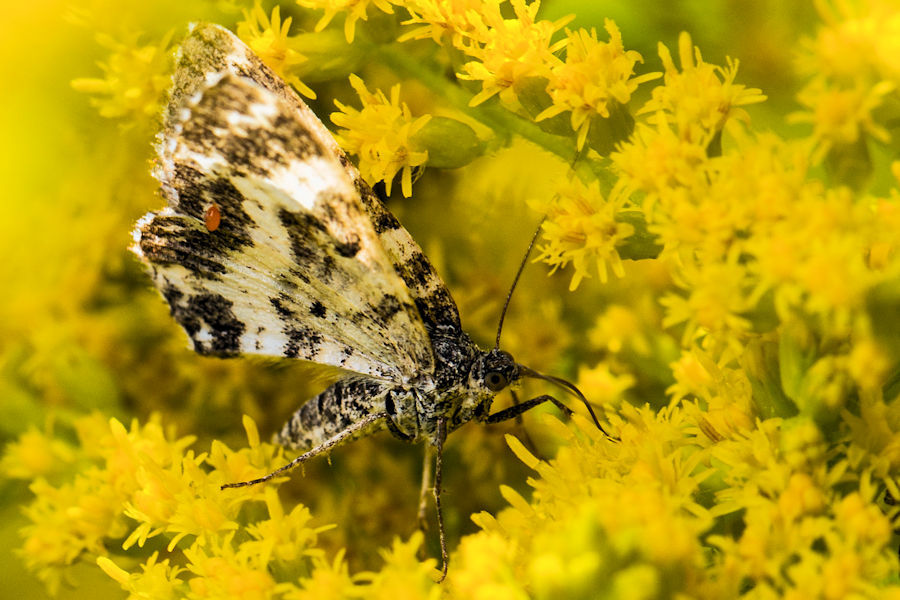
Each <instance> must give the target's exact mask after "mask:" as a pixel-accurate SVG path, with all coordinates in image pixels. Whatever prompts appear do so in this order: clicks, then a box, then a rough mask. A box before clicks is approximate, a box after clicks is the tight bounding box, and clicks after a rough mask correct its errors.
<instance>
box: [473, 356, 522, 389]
mask: <svg viewBox="0 0 900 600" xmlns="http://www.w3.org/2000/svg"><path fill="white" fill-rule="evenodd" d="M480 363H481V364H480V365H479V367H480V368H478V369H477V371H476V373H474V375H475V377H476V379H477V380H478V381H477V383H478V384H480V385H481V386H482V387H484V388H486V389H487V391H489V392H492V393H494V394H496V393H498V392H501V391H503V390H504V389H506V388H507V387H509V386H510V385H511V384H513V383H515V382H516V381H518V379H519V377H521V375H520V373H519V365H518V364H516V361H515V359H514V358H513V357H512V354H510V353H509V352H504V351H503V350H500V349H498V348H494V349H493V350H490V351H488V352H486V353H485V354H484V355H483V356H482V358H481V361H480Z"/></svg>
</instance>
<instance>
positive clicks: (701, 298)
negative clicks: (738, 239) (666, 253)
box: [660, 253, 759, 357]
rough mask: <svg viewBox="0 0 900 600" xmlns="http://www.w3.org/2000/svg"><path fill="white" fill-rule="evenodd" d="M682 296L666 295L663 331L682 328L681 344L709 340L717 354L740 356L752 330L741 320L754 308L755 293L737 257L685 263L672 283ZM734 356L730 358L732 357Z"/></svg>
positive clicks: (744, 319) (662, 301)
mask: <svg viewBox="0 0 900 600" xmlns="http://www.w3.org/2000/svg"><path fill="white" fill-rule="evenodd" d="M676 282H677V284H678V286H679V287H680V288H681V289H682V290H683V292H682V294H667V295H666V296H665V297H664V298H663V299H662V300H661V301H660V302H661V303H662V305H663V306H665V307H666V316H665V318H664V319H663V327H672V326H674V325H679V324H683V325H684V333H683V334H682V338H681V339H682V344H683V345H684V346H689V345H690V344H691V343H692V342H693V341H695V340H698V339H702V338H705V337H706V336H711V339H710V340H708V341H709V342H710V343H714V344H715V347H716V348H717V352H725V351H728V354H727V355H728V356H732V357H733V356H736V355H739V354H740V352H741V348H742V345H743V343H744V342H745V341H746V339H747V335H748V334H749V333H750V331H751V329H752V326H751V323H750V321H749V320H748V319H747V318H746V317H745V316H744V314H745V313H747V312H748V311H749V310H751V309H752V308H753V307H755V306H756V302H757V300H758V295H759V293H758V291H757V290H756V289H755V286H754V281H753V279H752V278H751V277H750V276H749V274H748V273H747V271H746V269H745V268H744V266H743V265H742V264H741V262H740V257H739V256H738V255H737V253H732V254H731V256H729V257H728V259H727V260H725V261H722V262H718V263H712V262H710V263H707V264H699V263H696V262H693V261H691V262H687V261H686V262H685V263H684V264H683V265H681V268H680V269H679V273H678V276H677V280H676ZM732 353H734V354H732Z"/></svg>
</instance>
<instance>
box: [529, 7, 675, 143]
mask: <svg viewBox="0 0 900 600" xmlns="http://www.w3.org/2000/svg"><path fill="white" fill-rule="evenodd" d="M605 27H606V31H607V33H608V34H609V42H600V41H598V40H597V32H596V31H595V30H594V29H591V31H590V33H588V32H587V31H585V30H584V29H579V30H576V31H569V32H567V39H566V61H565V63H560V64H556V65H554V66H552V67H551V69H550V81H549V83H548V84H547V91H548V92H549V94H550V97H551V98H552V99H553V104H552V105H551V106H550V107H549V108H547V109H546V110H544V111H543V112H541V113H540V114H539V115H537V116H536V117H535V120H536V121H540V120H543V119H548V118H550V117H554V116H556V115H558V114H560V113H563V112H566V111H571V113H572V116H571V123H572V130H573V131H575V132H577V133H578V137H577V147H578V149H579V150H580V149H581V148H582V146H584V141H585V139H586V138H587V134H588V131H589V130H590V127H591V121H592V120H593V119H594V118H597V117H601V118H608V117H609V116H610V106H611V105H612V104H613V103H618V104H620V105H625V104H628V101H629V100H631V95H632V94H633V93H634V92H635V90H637V87H638V85H640V84H641V83H644V82H646V81H650V80H652V79H656V78H657V77H659V75H660V74H659V73H647V74H646V75H641V76H639V77H634V66H635V64H637V63H638V62H643V59H642V58H641V55H640V54H639V53H637V52H635V51H634V50H628V51H626V50H625V47H624V45H623V43H622V34H621V33H620V32H619V28H618V27H616V24H615V23H614V22H613V21H611V20H609V19H606V23H605Z"/></svg>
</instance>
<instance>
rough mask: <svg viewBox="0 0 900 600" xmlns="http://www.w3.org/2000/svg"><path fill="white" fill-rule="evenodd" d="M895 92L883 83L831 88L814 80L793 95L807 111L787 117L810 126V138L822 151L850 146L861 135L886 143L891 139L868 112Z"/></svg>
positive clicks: (818, 80) (888, 83)
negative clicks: (811, 129) (811, 128)
mask: <svg viewBox="0 0 900 600" xmlns="http://www.w3.org/2000/svg"><path fill="white" fill-rule="evenodd" d="M895 89H896V86H895V84H894V83H892V82H887V81H883V82H881V83H878V84H876V85H875V86H871V87H869V86H860V85H856V86H852V87H835V86H832V85H829V84H827V83H826V82H825V81H824V80H822V79H816V80H813V82H811V83H810V84H809V85H808V86H806V87H805V88H804V89H803V90H802V91H801V92H800V93H799V94H798V95H797V99H798V100H799V101H800V103H801V104H803V106H805V107H807V109H808V110H807V111H806V112H798V113H793V114H791V115H789V117H790V120H791V121H792V122H795V123H812V125H813V137H814V139H816V140H818V141H819V142H820V143H821V144H822V145H823V150H828V149H830V148H831V146H833V145H838V146H847V145H851V144H853V143H855V142H857V141H858V140H859V139H860V137H861V136H862V135H863V134H867V135H869V136H871V137H873V138H875V139H876V140H878V141H880V142H882V143H887V142H888V141H890V137H891V136H890V134H889V133H888V131H887V129H885V127H884V126H883V125H882V124H880V123H878V122H877V120H876V119H875V117H874V116H873V114H872V113H873V111H874V110H876V109H877V108H879V107H880V106H881V104H882V103H883V102H884V99H885V96H887V95H888V94H890V93H892V92H894V90H895Z"/></svg>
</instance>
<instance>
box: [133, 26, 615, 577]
mask: <svg viewBox="0 0 900 600" xmlns="http://www.w3.org/2000/svg"><path fill="white" fill-rule="evenodd" d="M157 151H158V157H157V161H156V165H155V168H154V176H155V177H156V179H157V180H158V181H159V183H160V189H161V194H162V196H163V197H164V198H165V199H166V201H167V205H166V207H165V208H163V209H162V210H159V211H156V212H151V213H149V214H147V215H146V216H144V217H143V218H142V219H141V220H140V221H139V222H138V223H137V226H136V228H135V230H134V234H133V237H134V244H133V246H132V250H133V251H134V252H135V253H136V254H137V256H138V257H139V258H140V259H141V260H142V261H143V262H144V264H145V265H146V267H147V270H148V271H149V273H150V275H151V276H152V278H153V282H154V284H155V285H156V287H157V288H158V289H159V291H160V293H161V294H162V296H163V298H164V299H165V300H166V301H167V302H168V304H169V308H170V311H171V314H172V316H173V317H174V318H175V320H176V321H177V322H178V323H179V324H180V325H181V326H182V327H183V328H184V330H185V331H186V332H187V335H188V336H189V337H190V339H191V341H192V343H193V347H194V350H195V351H197V352H198V353H200V354H204V355H217V356H233V355H240V354H257V355H265V356H277V357H288V358H296V359H302V360H306V361H312V362H315V363H320V364H324V365H331V366H334V367H339V368H341V369H343V372H344V373H345V376H344V377H343V378H341V379H340V380H339V381H338V382H337V383H335V384H334V385H332V386H331V387H329V388H328V389H326V390H325V391H324V392H322V393H321V394H319V395H318V396H316V397H315V398H312V399H310V400H309V401H307V402H306V403H305V404H303V405H302V406H301V407H300V408H299V410H297V411H296V413H294V415H293V416H292V417H291V418H290V420H289V421H288V422H287V424H285V426H284V428H283V429H282V430H281V432H280V433H278V434H277V435H276V437H275V439H276V441H277V442H278V443H280V444H283V445H285V446H288V447H291V448H295V449H302V450H306V452H304V453H303V454H301V455H300V456H298V457H297V458H296V459H294V460H293V461H291V462H290V463H288V464H286V465H285V466H283V467H282V468H280V469H278V470H277V471H275V472H273V473H270V474H268V475H266V476H265V477H261V478H259V479H255V480H252V481H247V482H236V483H233V484H227V485H225V486H223V488H228V487H239V486H244V485H252V484H256V483H261V482H263V481H267V480H269V479H271V478H272V477H274V476H275V475H277V474H279V473H281V472H283V471H286V470H288V469H290V468H292V467H294V466H296V465H298V464H300V463H302V462H304V461H306V460H308V459H309V458H311V457H313V456H316V455H318V454H322V453H323V452H327V451H329V450H331V449H332V448H334V447H335V446H338V445H339V444H342V443H344V442H347V441H349V440H352V439H354V438H359V437H361V436H365V435H369V434H371V433H374V432H376V431H379V430H385V429H386V430H388V431H390V433H391V434H393V435H394V436H396V437H398V438H400V439H402V440H406V441H408V442H414V443H424V444H425V448H426V457H425V473H426V476H425V478H424V479H423V481H428V480H429V479H430V473H431V469H432V464H433V466H434V473H433V475H434V486H433V493H434V498H435V505H436V509H437V510H436V512H437V520H438V527H439V532H440V543H441V558H442V574H443V575H446V573H447V565H448V553H447V546H446V541H445V534H444V526H443V515H442V510H441V470H442V462H441V459H442V451H443V444H444V440H445V439H446V436H447V434H448V433H450V432H452V431H453V430H455V429H457V428H458V427H460V426H462V425H463V424H465V423H468V422H469V421H478V422H482V423H497V422H500V421H505V420H507V419H511V418H515V417H517V416H518V415H521V414H522V413H523V412H525V411H526V410H528V409H530V408H533V407H534V406H537V405H539V404H541V403H543V402H548V401H549V402H552V403H554V404H556V405H557V406H559V407H560V408H561V409H562V410H564V411H566V412H571V411H569V409H567V408H566V407H565V405H563V404H562V403H561V402H559V401H558V400H557V399H556V398H554V397H552V396H548V395H544V396H538V397H537V398H533V399H531V400H528V401H526V402H522V403H515V404H514V405H513V406H511V407H509V408H507V409H504V410H500V411H498V412H493V413H492V412H491V406H492V402H493V400H494V397H495V396H496V395H497V394H498V393H499V392H501V391H503V390H505V389H507V388H509V387H510V386H513V385H514V384H516V383H517V382H518V381H519V380H520V379H522V378H524V377H533V378H540V379H545V380H547V381H550V382H552V383H555V384H557V385H560V386H562V387H563V389H565V390H566V391H567V392H570V393H572V394H574V395H576V396H578V397H579V398H580V399H581V400H582V401H583V402H584V403H585V406H587V408H588V411H589V412H590V414H591V416H592V417H593V419H594V422H595V423H596V425H597V427H600V424H599V422H598V421H597V418H596V416H595V415H594V412H593V410H592V409H591V406H590V404H588V402H587V400H586V399H585V398H584V396H583V395H582V394H581V393H580V392H579V391H578V390H577V388H575V386H574V385H572V384H571V383H569V382H567V381H565V380H562V379H559V378H556V377H553V376H549V375H543V374H541V373H538V372H537V371H534V370H532V369H530V368H528V367H526V366H524V365H521V364H518V363H517V362H516V361H515V360H514V359H513V357H512V355H511V354H509V353H508V352H505V351H503V350H501V349H500V347H499V342H500V330H501V328H502V320H503V319H502V316H501V320H500V323H501V327H498V333H497V344H496V346H495V347H494V348H491V349H489V350H482V349H481V348H479V347H478V346H476V344H475V343H474V342H473V341H472V340H471V338H470V337H469V336H468V335H467V334H466V333H465V331H464V330H463V328H462V325H461V323H460V317H459V311H458V310H457V307H456V304H455V303H454V301H453V298H452V297H451V295H450V292H449V291H448V290H447V287H446V286H445V285H444V283H443V281H442V280H441V279H440V277H439V276H438V275H437V273H436V272H435V270H434V268H433V267H432V265H431V263H430V262H429V261H428V259H427V257H426V256H425V254H424V253H423V252H422V250H421V249H420V248H419V246H418V244H416V242H415V241H414V240H413V239H412V237H411V236H410V234H409V233H408V232H407V231H406V229H404V228H403V226H402V225H401V224H400V222H399V221H398V220H397V219H396V218H395V217H394V216H393V215H392V214H391V213H390V212H389V211H388V210H387V209H386V208H385V207H384V205H383V204H382V202H381V200H380V199H379V198H378V197H377V196H376V194H375V193H374V192H373V191H372V189H371V188H370V187H369V185H368V184H366V182H365V181H363V179H362V178H361V177H360V174H359V172H358V171H357V169H356V168H355V167H354V166H353V164H352V163H351V162H350V161H349V159H348V158H347V157H346V156H345V155H344V153H343V152H342V151H341V149H340V148H339V147H338V146H337V143H336V142H335V140H334V138H333V137H332V136H331V134H330V133H329V132H328V130H327V129H326V128H325V126H324V125H323V124H322V123H321V122H320V121H319V119H318V118H317V117H316V116H315V114H314V113H313V112H312V111H311V110H310V109H309V108H308V107H307V106H306V104H304V103H303V101H302V100H301V99H300V98H299V96H297V94H296V93H295V92H294V91H293V89H291V88H290V86H288V85H287V84H286V83H285V82H284V81H282V80H281V79H280V78H279V77H278V76H277V75H276V74H275V73H274V72H273V71H271V70H270V69H269V68H268V67H266V66H265V65H264V64H263V63H262V61H261V60H260V59H259V58H258V57H257V56H256V55H255V54H254V53H253V52H252V50H250V49H249V48H248V47H247V46H246V45H245V44H244V43H243V42H242V41H241V40H240V39H238V38H237V37H236V36H235V35H234V34H232V33H231V32H229V31H228V30H227V29H224V28H222V27H220V26H217V25H212V24H197V25H194V26H192V29H191V31H190V33H189V34H188V35H187V37H186V38H185V39H184V41H183V43H182V45H181V47H180V49H179V51H178V54H177V55H176V68H175V72H174V75H173V83H172V88H171V90H170V94H169V102H168V106H167V108H166V109H165V111H164V123H163V129H162V131H161V132H160V134H159V136H158V139H157ZM533 243H534V239H533V240H532V244H533ZM524 264H525V261H523V263H522V266H524ZM521 269H522V267H520V269H519V273H521ZM516 279H518V275H517V276H516ZM511 293H512V292H510V294H511ZM509 298H510V297H509V296H508V297H507V306H508V303H509ZM505 312H506V306H505V307H504V310H503V313H504V314H505ZM601 429H602V427H601ZM426 489H427V486H423V498H422V502H420V519H423V518H424V507H425V503H424V492H425V490H426Z"/></svg>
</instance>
